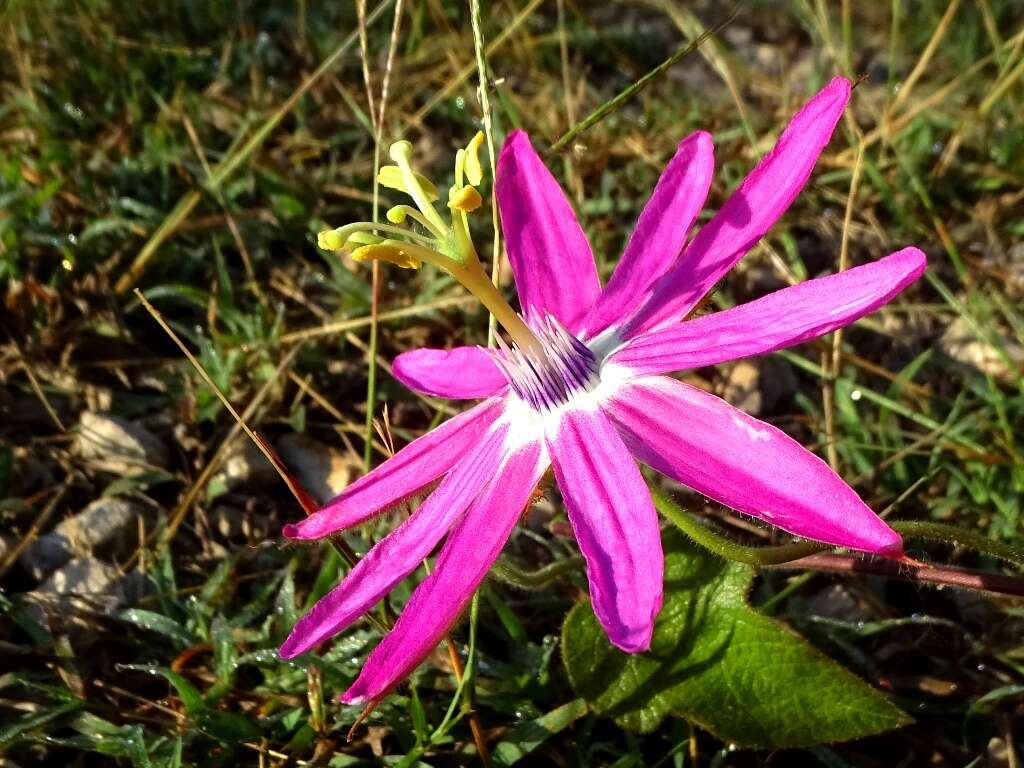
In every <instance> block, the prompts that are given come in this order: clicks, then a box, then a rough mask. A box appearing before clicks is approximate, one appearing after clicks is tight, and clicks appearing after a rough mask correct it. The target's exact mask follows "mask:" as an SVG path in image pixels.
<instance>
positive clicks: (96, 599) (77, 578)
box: [24, 557, 152, 643]
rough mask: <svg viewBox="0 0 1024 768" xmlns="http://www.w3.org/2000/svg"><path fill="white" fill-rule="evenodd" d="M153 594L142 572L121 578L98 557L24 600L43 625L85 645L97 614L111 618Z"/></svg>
mask: <svg viewBox="0 0 1024 768" xmlns="http://www.w3.org/2000/svg"><path fill="white" fill-rule="evenodd" d="M150 591H152V586H151V583H150V581H149V579H148V578H147V577H146V576H145V575H144V574H142V573H140V572H139V571H133V572H131V573H128V574H122V573H121V572H120V571H118V569H117V568H115V567H114V566H112V565H110V564H109V563H105V562H103V561H102V560H98V559H96V558H95V557H78V558H75V559H74V560H71V561H70V562H68V563H67V564H65V565H63V566H61V567H60V568H58V569H57V570H56V571H54V572H53V573H52V574H50V577H49V578H48V579H47V580H46V581H44V582H43V583H42V584H40V585H39V586H38V587H37V588H36V589H35V590H34V591H32V592H26V593H24V596H25V598H27V600H28V602H29V603H30V604H32V605H33V606H35V608H36V609H37V610H38V612H39V614H38V615H39V620H40V621H42V622H45V623H46V624H48V625H51V629H52V627H53V626H54V625H56V626H59V627H61V629H60V631H61V632H70V633H73V635H74V636H75V639H76V642H83V643H85V642H88V641H89V639H90V638H91V637H93V636H94V633H95V625H96V623H95V620H94V619H93V618H92V616H93V615H94V614H96V613H101V614H104V615H111V614H113V613H114V612H115V611H117V610H118V609H120V608H124V607H125V606H127V605H130V604H132V603H133V602H136V601H137V600H138V599H139V598H140V597H142V596H143V595H145V594H146V593H147V592H150Z"/></svg>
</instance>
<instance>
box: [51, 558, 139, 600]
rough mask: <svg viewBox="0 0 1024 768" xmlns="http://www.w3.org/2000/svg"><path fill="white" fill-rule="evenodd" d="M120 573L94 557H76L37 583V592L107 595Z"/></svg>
mask: <svg viewBox="0 0 1024 768" xmlns="http://www.w3.org/2000/svg"><path fill="white" fill-rule="evenodd" d="M120 578H121V575H120V574H119V573H118V572H117V569H116V568H115V567H114V566H112V565H108V564H107V563H104V562H103V561H102V560H97V559H96V558H95V557H78V558H75V559H74V560H71V561H70V562H69V563H67V565H65V566H63V567H62V568H59V569H57V570H56V571H54V572H53V573H52V574H50V578H48V579H47V580H46V581H44V582H43V583H42V584H40V585H39V590H38V591H39V592H49V593H51V594H55V595H82V596H87V595H100V596H102V595H109V594H110V593H111V589H112V587H113V586H114V585H115V584H116V583H117V581H118V579H120Z"/></svg>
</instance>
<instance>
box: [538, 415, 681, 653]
mask: <svg viewBox="0 0 1024 768" xmlns="http://www.w3.org/2000/svg"><path fill="white" fill-rule="evenodd" d="M546 439H547V443H548V450H549V452H550V453H551V464H552V467H553V468H554V471H555V478H556V479H557V480H558V487H559V488H560V489H561V491H562V497H563V499H564V500H565V506H566V509H567V510H568V512H569V522H570V523H572V528H573V532H574V533H575V534H576V540H577V541H578V542H579V545H580V550H581V551H582V552H583V557H584V559H585V560H586V562H587V576H588V578H589V581H590V599H591V602H592V603H593V606H594V613H596V614H597V618H598V620H599V621H600V622H601V626H603V627H604V629H605V632H607V633H608V639H609V640H611V642H612V643H613V644H614V645H616V646H617V647H619V648H621V649H622V650H624V651H627V652H628V653H636V652H638V651H645V650H647V649H648V648H649V647H650V645H651V633H652V632H653V631H654V618H655V616H657V615H658V611H659V610H661V598H662V582H663V580H664V556H663V554H662V549H661V533H660V531H659V529H658V513H657V512H656V511H655V509H654V504H653V502H652V501H651V494H650V492H649V491H648V490H647V484H646V483H644V479H643V477H642V476H641V475H640V470H639V468H638V467H637V466H636V462H635V461H634V460H633V457H632V456H630V454H629V451H628V449H627V448H626V446H625V445H624V444H623V442H622V439H621V438H620V437H619V436H618V434H617V433H616V431H615V427H614V426H613V425H612V423H611V422H610V421H609V420H608V419H607V418H606V417H605V416H604V415H603V414H602V413H601V412H600V411H597V410H594V411H591V410H583V409H569V410H566V411H563V413H562V417H561V419H560V420H559V421H558V423H557V424H555V425H553V426H552V427H551V428H550V430H549V433H548V435H547V437H546Z"/></svg>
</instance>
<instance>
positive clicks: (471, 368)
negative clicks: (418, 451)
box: [391, 347, 508, 400]
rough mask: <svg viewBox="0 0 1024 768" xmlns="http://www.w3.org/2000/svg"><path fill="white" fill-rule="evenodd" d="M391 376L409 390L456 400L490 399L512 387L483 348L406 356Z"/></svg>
mask: <svg viewBox="0 0 1024 768" xmlns="http://www.w3.org/2000/svg"><path fill="white" fill-rule="evenodd" d="M391 372H392V373H393V374H394V375H395V378H396V379H398V380H399V381H400V382H402V383H403V384H405V386H407V387H409V389H413V390H416V391H417V392H423V393H424V394H427V395H434V396H435V397H447V398H450V399H452V400H475V399H477V398H481V397H490V396H491V395H496V394H498V393H499V392H501V391H502V390H503V389H505V387H506V386H508V382H506V381H505V377H504V376H502V374H501V371H499V370H498V368H497V366H495V365H494V362H493V361H492V360H491V357H490V355H489V354H488V353H487V351H486V350H484V349H483V348H482V347H455V348H454V349H427V348H424V349H414V350H412V351H411V352H403V353H402V354H400V355H399V356H398V357H396V358H395V360H394V362H393V363H392V364H391Z"/></svg>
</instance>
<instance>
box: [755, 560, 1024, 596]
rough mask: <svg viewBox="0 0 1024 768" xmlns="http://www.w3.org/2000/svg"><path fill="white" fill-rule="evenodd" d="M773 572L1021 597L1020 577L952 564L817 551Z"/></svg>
mask: <svg viewBox="0 0 1024 768" xmlns="http://www.w3.org/2000/svg"><path fill="white" fill-rule="evenodd" d="M766 567H769V568H776V569H801V570H813V571H833V572H837V573H865V574H871V575H875V576H887V577H889V578H896V579H904V580H905V581H916V582H925V583H929V584H938V585H941V586H949V587H962V588H964V589H974V590H980V591H982V592H992V593H995V594H1000V595H1015V596H1019V597H1020V596H1024V578H1021V577H1019V576H1007V575H1005V574H1002V573H992V572H991V571H976V570H972V569H970V568H957V567H955V566H952V565H931V564H929V563H922V562H920V561H918V560H913V559H911V558H909V557H904V558H903V559H901V560H882V559H880V558H871V557H867V558H866V557H861V556H858V555H837V554H831V553H828V552H819V553H818V554H815V555H809V556H807V557H802V558H800V559H799V560H791V561H789V562H787V563H779V564H778V565H771V566H766Z"/></svg>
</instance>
